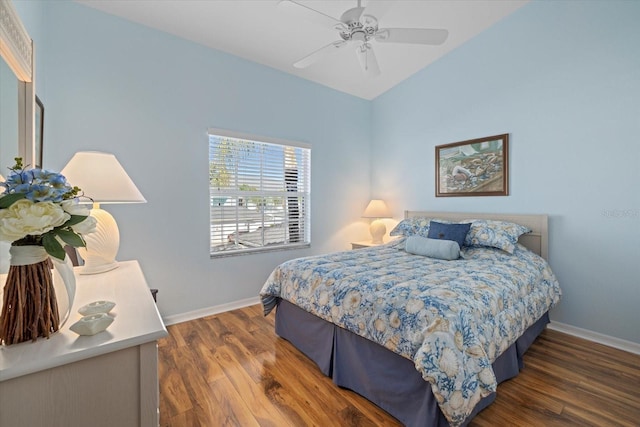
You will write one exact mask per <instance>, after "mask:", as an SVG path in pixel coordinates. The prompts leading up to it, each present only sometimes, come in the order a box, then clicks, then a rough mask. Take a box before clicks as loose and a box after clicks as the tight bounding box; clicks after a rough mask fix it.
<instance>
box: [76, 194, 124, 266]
mask: <svg viewBox="0 0 640 427" xmlns="http://www.w3.org/2000/svg"><path fill="white" fill-rule="evenodd" d="M91 216H92V217H94V218H95V219H96V231H94V232H93V233H89V234H87V235H86V236H83V237H84V240H85V242H86V243H87V247H85V248H78V254H79V255H80V257H82V259H83V260H84V267H82V268H80V269H79V271H78V273H79V274H98V273H104V272H106V271H110V270H113V269H115V268H118V262H117V261H116V255H117V253H118V248H119V247H120V231H119V230H118V224H116V220H115V219H114V218H113V216H112V215H111V214H110V213H109V212H107V211H105V210H103V209H100V208H99V207H97V206H95V205H94V207H93V209H91Z"/></svg>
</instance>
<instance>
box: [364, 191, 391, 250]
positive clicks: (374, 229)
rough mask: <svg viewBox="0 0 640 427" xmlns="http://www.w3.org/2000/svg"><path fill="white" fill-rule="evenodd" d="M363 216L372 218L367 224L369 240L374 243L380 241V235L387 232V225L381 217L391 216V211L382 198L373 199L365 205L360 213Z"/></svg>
mask: <svg viewBox="0 0 640 427" xmlns="http://www.w3.org/2000/svg"><path fill="white" fill-rule="evenodd" d="M362 217H363V218H374V220H373V221H372V222H371V226H369V232H370V233H371V242H372V243H375V244H381V243H382V237H383V236H384V235H385V233H386V232H387V227H386V226H385V225H384V222H382V221H381V218H391V212H390V211H389V208H388V207H387V204H386V203H385V202H384V200H378V199H373V200H371V201H370V202H369V204H368V205H367V208H366V209H365V210H364V213H363V214H362Z"/></svg>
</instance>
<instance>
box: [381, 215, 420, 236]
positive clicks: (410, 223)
mask: <svg viewBox="0 0 640 427" xmlns="http://www.w3.org/2000/svg"><path fill="white" fill-rule="evenodd" d="M428 232H429V218H424V217H413V218H407V219H403V220H402V221H400V222H399V223H398V225H396V226H395V227H394V228H393V230H391V232H390V233H389V235H390V236H413V235H419V236H423V237H427V233H428Z"/></svg>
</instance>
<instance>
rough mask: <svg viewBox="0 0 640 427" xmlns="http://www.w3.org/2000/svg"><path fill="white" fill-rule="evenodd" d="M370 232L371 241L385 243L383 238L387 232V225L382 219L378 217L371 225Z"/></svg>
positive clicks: (377, 243)
mask: <svg viewBox="0 0 640 427" xmlns="http://www.w3.org/2000/svg"><path fill="white" fill-rule="evenodd" d="M369 232H370V233H371V243H374V244H376V245H380V244H382V243H384V242H383V241H382V238H383V237H384V235H385V234H386V232H387V227H386V226H385V225H384V222H382V220H379V219H376V220H374V221H373V222H372V223H371V225H370V226H369Z"/></svg>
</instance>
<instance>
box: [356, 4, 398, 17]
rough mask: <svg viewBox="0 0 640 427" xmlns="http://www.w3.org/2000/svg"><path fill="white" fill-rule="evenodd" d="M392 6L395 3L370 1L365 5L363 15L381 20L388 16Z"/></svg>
mask: <svg viewBox="0 0 640 427" xmlns="http://www.w3.org/2000/svg"><path fill="white" fill-rule="evenodd" d="M392 5H393V1H383V0H375V1H373V0H369V1H368V2H367V3H366V5H365V9H364V12H363V15H373V16H375V17H376V18H377V19H378V20H380V19H382V17H384V16H385V15H386V14H387V12H388V11H389V9H391V6H392Z"/></svg>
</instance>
